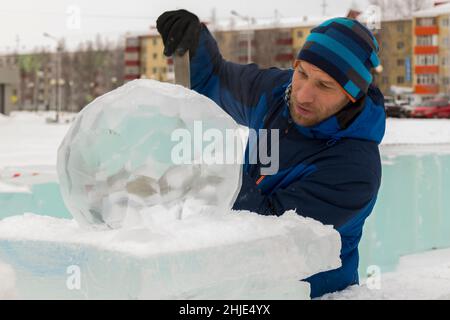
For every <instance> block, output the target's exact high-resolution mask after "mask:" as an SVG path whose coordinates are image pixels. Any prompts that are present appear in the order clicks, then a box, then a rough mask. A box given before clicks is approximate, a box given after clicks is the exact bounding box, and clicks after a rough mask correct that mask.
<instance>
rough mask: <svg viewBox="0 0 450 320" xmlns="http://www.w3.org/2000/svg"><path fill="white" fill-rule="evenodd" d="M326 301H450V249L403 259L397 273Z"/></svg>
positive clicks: (328, 296)
mask: <svg viewBox="0 0 450 320" xmlns="http://www.w3.org/2000/svg"><path fill="white" fill-rule="evenodd" d="M321 299H323V300H368V299H388V300H409V299H413V300H416V299H418V300H431V299H433V300H434V299H445V300H450V249H442V250H433V251H429V252H425V253H420V254H414V255H409V256H405V257H402V258H401V259H400V263H399V265H398V266H397V268H396V270H395V272H389V273H382V274H381V275H380V276H379V277H376V276H375V277H373V278H372V279H371V280H368V281H367V283H362V284H361V285H360V286H353V287H350V288H348V289H346V290H344V291H342V292H339V293H334V294H329V295H325V296H323V297H322V298H321Z"/></svg>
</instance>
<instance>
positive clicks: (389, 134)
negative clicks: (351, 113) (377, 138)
mask: <svg viewBox="0 0 450 320" xmlns="http://www.w3.org/2000/svg"><path fill="white" fill-rule="evenodd" d="M447 143H448V144H450V120H448V119H395V118H388V119H387V122H386V134H385V136H384V139H383V142H382V145H393V144H420V145H422V144H434V145H435V144H447Z"/></svg>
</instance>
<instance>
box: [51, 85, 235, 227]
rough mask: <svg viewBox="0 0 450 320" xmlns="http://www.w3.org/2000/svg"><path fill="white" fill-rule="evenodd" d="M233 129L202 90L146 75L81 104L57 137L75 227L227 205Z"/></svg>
mask: <svg viewBox="0 0 450 320" xmlns="http://www.w3.org/2000/svg"><path fill="white" fill-rule="evenodd" d="M239 133H240V128H239V126H238V124H237V123H236V122H235V121H234V120H233V119H232V118H231V117H230V116H229V115H228V114H227V113H225V112H224V111H223V110H222V109H221V108H220V107H219V106H217V105H216V104H215V103H214V102H213V101H212V100H210V99H209V98H207V97H205V96H203V95H200V94H198V93H196V92H194V91H191V90H189V89H186V88H184V87H181V86H178V85H172V84H168V83H162V82H158V81H154V80H135V81H132V82H129V83H127V84H125V85H123V86H122V87H120V88H118V89H116V90H113V91H111V92H109V93H107V94H105V95H103V96H101V97H99V98H97V99H96V100H94V101H93V102H92V103H90V104H89V105H87V106H86V107H85V108H84V109H83V110H82V111H81V112H80V113H79V114H78V115H77V118H76V120H75V121H74V123H73V124H72V126H71V127H70V129H69V131H68V132H67V134H66V136H65V138H64V140H63V142H62V143H61V145H60V147H59V149H58V164H57V171H58V177H59V182H60V189H61V193H62V196H63V199H64V202H65V204H66V206H67V208H68V209H69V211H70V212H71V214H72V215H73V217H74V218H75V219H76V220H77V221H78V222H79V223H80V224H81V225H90V226H92V225H96V226H106V227H109V228H120V227H122V226H123V225H124V221H129V220H130V217H142V215H152V214H155V211H161V210H162V209H167V211H166V212H171V215H172V216H170V217H167V218H168V219H174V220H175V219H182V218H183V216H185V215H186V214H187V212H186V210H185V208H187V207H189V214H192V213H193V212H194V213H195V212H203V211H204V210H205V209H206V210H207V211H208V212H211V213H220V212H225V211H228V210H230V209H231V207H232V205H233V203H234V200H235V199H236V196H237V192H238V191H239V188H240V178H241V165H242V158H243V149H242V139H241V136H240V134H239ZM193 204H194V205H193ZM151 208H153V209H154V208H160V210H149V209H151ZM173 208H178V209H173ZM172 209H173V210H172ZM152 212H153V213H152ZM173 212H175V213H173ZM172 213H173V214H172ZM165 214H168V213H165ZM145 218H151V217H145ZM133 219H134V218H133ZM133 219H131V220H133ZM147 220H148V219H146V221H147ZM150 220H151V219H150ZM133 221H136V219H134V220H133ZM137 221H139V219H137ZM157 221H161V219H160V218H158V219H157Z"/></svg>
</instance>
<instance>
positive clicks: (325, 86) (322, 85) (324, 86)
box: [319, 83, 331, 89]
mask: <svg viewBox="0 0 450 320" xmlns="http://www.w3.org/2000/svg"><path fill="white" fill-rule="evenodd" d="M319 85H320V87H321V88H324V89H331V87H329V86H327V85H326V84H324V83H320V84H319Z"/></svg>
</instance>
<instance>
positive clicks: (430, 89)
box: [414, 84, 439, 94]
mask: <svg viewBox="0 0 450 320" xmlns="http://www.w3.org/2000/svg"><path fill="white" fill-rule="evenodd" d="M414 92H415V93H417V94H437V93H439V85H437V84H434V85H425V84H417V85H415V86H414Z"/></svg>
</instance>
